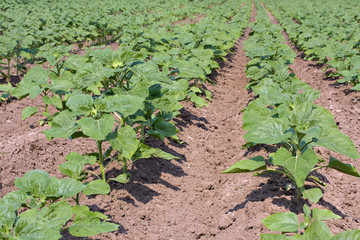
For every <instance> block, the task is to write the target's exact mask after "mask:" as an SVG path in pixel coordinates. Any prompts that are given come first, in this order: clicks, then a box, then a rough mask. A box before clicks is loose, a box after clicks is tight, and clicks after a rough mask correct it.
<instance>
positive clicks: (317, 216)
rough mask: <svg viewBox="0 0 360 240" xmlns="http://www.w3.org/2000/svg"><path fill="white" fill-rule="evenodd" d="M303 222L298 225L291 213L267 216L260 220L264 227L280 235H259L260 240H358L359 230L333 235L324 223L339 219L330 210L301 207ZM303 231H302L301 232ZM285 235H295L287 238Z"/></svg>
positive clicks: (296, 218) (294, 215)
mask: <svg viewBox="0 0 360 240" xmlns="http://www.w3.org/2000/svg"><path fill="white" fill-rule="evenodd" d="M303 211H304V215H303V218H304V221H303V222H301V223H299V221H298V216H297V215H296V214H295V213H292V212H281V213H275V214H272V215H270V216H267V217H266V218H264V219H263V220H262V222H263V224H264V225H265V227H267V228H268V229H270V230H271V231H276V232H281V234H272V233H267V234H260V239H261V240H269V239H270V240H282V239H294V240H295V239H304V240H305V239H319V240H327V239H330V240H334V239H358V238H359V237H360V230H348V231H344V232H341V233H338V234H336V235H333V234H332V233H331V231H330V229H329V228H328V227H327V226H326V224H325V223H324V221H327V220H330V219H339V218H341V217H340V216H339V215H336V214H334V213H333V212H331V211H330V210H326V209H317V208H314V209H313V210H312V211H311V210H310V208H309V207H308V206H307V205H304V207H303ZM303 229H304V230H303ZM285 233H296V234H294V235H292V237H291V236H287V235H286V234H285Z"/></svg>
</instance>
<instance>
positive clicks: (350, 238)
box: [330, 230, 360, 240]
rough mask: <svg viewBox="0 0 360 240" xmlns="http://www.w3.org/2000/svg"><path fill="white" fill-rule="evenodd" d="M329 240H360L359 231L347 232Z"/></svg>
mask: <svg viewBox="0 0 360 240" xmlns="http://www.w3.org/2000/svg"><path fill="white" fill-rule="evenodd" d="M330 240H360V230H348V231H345V232H341V233H338V234H336V235H335V236H333V237H331V238H330Z"/></svg>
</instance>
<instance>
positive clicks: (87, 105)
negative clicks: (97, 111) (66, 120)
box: [66, 94, 93, 115]
mask: <svg viewBox="0 0 360 240" xmlns="http://www.w3.org/2000/svg"><path fill="white" fill-rule="evenodd" d="M66 106H67V107H68V108H70V109H71V110H72V111H73V112H75V113H76V115H89V114H90V113H91V112H92V110H93V98H92V96H90V95H86V94H77V95H72V96H71V97H70V98H69V100H67V102H66Z"/></svg>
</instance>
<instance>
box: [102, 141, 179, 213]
mask: <svg viewBox="0 0 360 240" xmlns="http://www.w3.org/2000/svg"><path fill="white" fill-rule="evenodd" d="M146 143H147V145H149V146H151V147H154V148H159V149H161V150H163V151H165V152H167V153H170V154H172V155H174V156H176V157H178V159H173V160H165V159H161V158H156V157H151V158H148V159H139V160H137V161H136V162H135V163H134V164H133V165H132V167H131V169H129V173H130V174H131V175H132V178H131V180H130V182H128V183H126V184H122V183H118V182H115V181H110V182H109V184H110V187H111V189H117V190H119V189H125V190H126V191H127V192H128V193H129V195H128V196H126V197H124V198H121V199H120V200H122V201H124V202H126V203H128V204H132V205H133V206H137V205H136V202H137V201H138V202H141V203H143V204H146V203H148V202H150V201H151V200H152V199H153V198H154V197H155V196H159V195H160V193H159V192H157V191H154V190H153V189H151V188H150V187H149V185H152V184H161V185H163V186H165V187H166V188H168V189H169V190H172V191H179V190H181V189H180V188H179V187H177V186H175V185H173V184H171V183H169V182H167V181H166V180H164V179H163V178H162V174H164V173H166V174H170V175H172V176H175V177H178V178H180V177H183V176H186V174H185V173H184V171H183V169H182V167H181V166H179V164H175V162H176V163H182V162H184V161H186V159H185V156H183V155H181V154H179V153H177V152H176V151H174V150H173V149H171V148H169V147H168V146H166V145H165V143H164V141H160V140H157V139H151V140H150V139H147V142H146ZM169 144H170V145H171V144H177V143H175V142H172V140H169ZM122 173H123V170H122V169H121V168H120V167H114V168H112V169H110V170H109V171H107V173H106V178H107V179H110V178H116V177H117V176H118V175H120V174H122Z"/></svg>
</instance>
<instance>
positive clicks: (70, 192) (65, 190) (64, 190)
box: [57, 178, 85, 198]
mask: <svg viewBox="0 0 360 240" xmlns="http://www.w3.org/2000/svg"><path fill="white" fill-rule="evenodd" d="M84 188H85V186H84V185H83V184H82V183H81V182H79V181H76V180H75V179H73V178H63V179H60V180H59V186H58V189H57V194H58V196H62V197H63V198H70V197H73V196H75V195H76V194H78V193H79V192H81V191H82V190H83V189H84Z"/></svg>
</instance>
